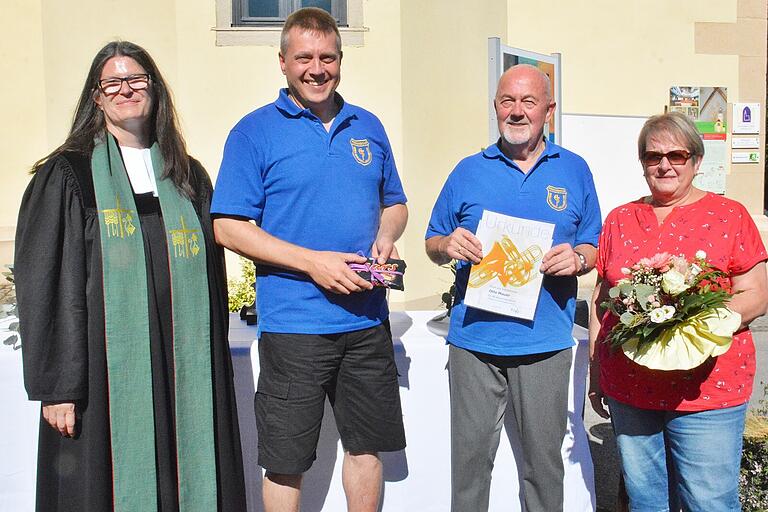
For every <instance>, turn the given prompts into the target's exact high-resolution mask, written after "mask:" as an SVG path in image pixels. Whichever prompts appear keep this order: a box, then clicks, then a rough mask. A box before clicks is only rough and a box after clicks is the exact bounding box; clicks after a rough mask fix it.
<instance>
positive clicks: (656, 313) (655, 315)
mask: <svg viewBox="0 0 768 512" xmlns="http://www.w3.org/2000/svg"><path fill="white" fill-rule="evenodd" d="M648 316H649V317H650V318H651V322H653V323H655V324H660V323H662V322H663V321H664V320H666V319H665V318H664V310H663V309H662V308H656V309H653V310H651V314H650V315H648Z"/></svg>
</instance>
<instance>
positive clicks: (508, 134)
mask: <svg viewBox="0 0 768 512" xmlns="http://www.w3.org/2000/svg"><path fill="white" fill-rule="evenodd" d="M502 136H503V137H504V140H505V141H507V144H511V145H513V146H517V145H519V144H527V143H528V142H530V140H531V125H525V130H523V131H521V130H520V127H519V126H518V127H517V128H512V127H511V126H510V125H508V124H505V125H504V133H502Z"/></svg>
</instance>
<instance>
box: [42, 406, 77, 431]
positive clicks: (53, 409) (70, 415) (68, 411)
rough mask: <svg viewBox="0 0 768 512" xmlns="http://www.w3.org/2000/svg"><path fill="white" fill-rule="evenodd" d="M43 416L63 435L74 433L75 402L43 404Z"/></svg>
mask: <svg viewBox="0 0 768 512" xmlns="http://www.w3.org/2000/svg"><path fill="white" fill-rule="evenodd" d="M43 418H45V421H47V422H48V424H49V425H50V426H51V427H53V428H54V429H56V430H58V431H59V433H60V434H61V435H62V436H64V437H73V436H74V435H75V404H74V403H72V402H62V403H58V404H44V405H43Z"/></svg>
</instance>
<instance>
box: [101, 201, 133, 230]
mask: <svg viewBox="0 0 768 512" xmlns="http://www.w3.org/2000/svg"><path fill="white" fill-rule="evenodd" d="M101 213H103V214H104V227H105V228H106V230H107V238H112V237H115V238H125V237H126V236H131V235H133V233H134V232H135V231H136V226H134V225H133V210H126V209H124V208H121V207H120V198H119V197H118V196H115V207H114V208H109V209H107V210H101Z"/></svg>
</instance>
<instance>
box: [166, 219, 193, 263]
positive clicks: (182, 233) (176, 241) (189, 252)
mask: <svg viewBox="0 0 768 512" xmlns="http://www.w3.org/2000/svg"><path fill="white" fill-rule="evenodd" d="M179 220H180V221H181V227H180V228H178V229H170V230H168V234H169V235H171V244H173V257H174V258H189V257H190V256H197V253H199V252H200V233H199V232H198V230H197V229H188V228H187V225H186V223H185V222H184V217H183V216H182V217H179Z"/></svg>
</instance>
